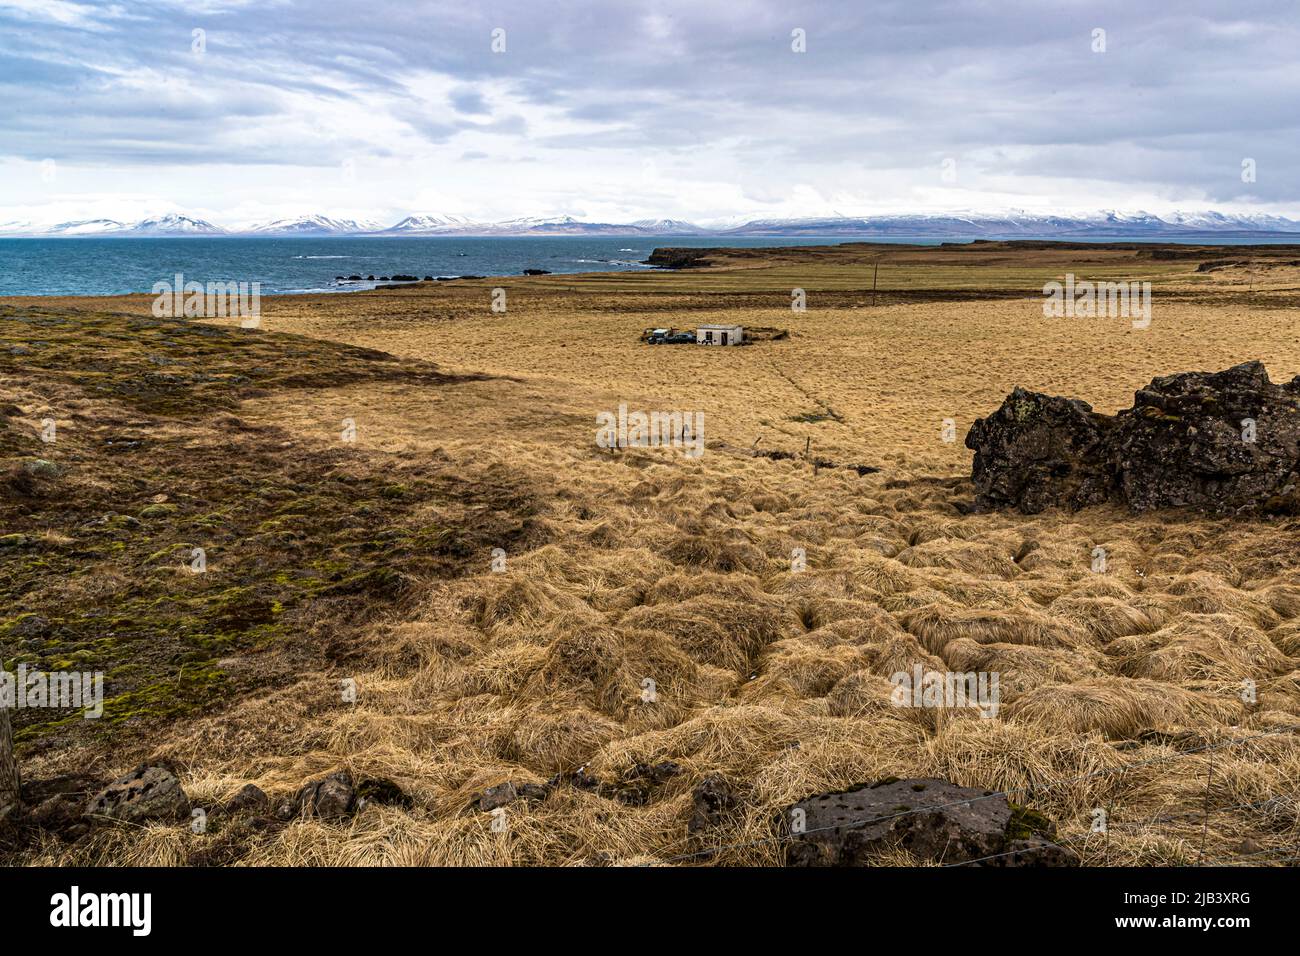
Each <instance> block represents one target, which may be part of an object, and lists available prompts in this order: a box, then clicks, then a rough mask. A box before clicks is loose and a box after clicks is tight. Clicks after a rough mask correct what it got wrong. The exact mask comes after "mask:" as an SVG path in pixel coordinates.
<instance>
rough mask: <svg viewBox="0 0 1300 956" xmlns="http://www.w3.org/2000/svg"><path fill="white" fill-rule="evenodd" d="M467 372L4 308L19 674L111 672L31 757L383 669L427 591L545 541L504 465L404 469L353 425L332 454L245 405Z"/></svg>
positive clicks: (446, 382) (0, 652) (8, 652)
mask: <svg viewBox="0 0 1300 956" xmlns="http://www.w3.org/2000/svg"><path fill="white" fill-rule="evenodd" d="M465 380H467V379H466V378H464V377H456V376H449V375H445V374H443V373H441V372H439V371H438V370H437V369H435V368H434V367H433V366H431V365H429V364H428V363H421V362H411V361H399V360H397V359H395V358H393V357H392V356H390V355H387V354H385V353H382V352H377V351H374V350H371V349H362V348H356V347H352V346H345V345H336V344H333V343H321V342H313V341H310V340H306V339H302V338H300V337H297V336H291V335H283V334H277V333H265V332H261V331H258V330H249V329H239V328H221V327H214V326H205V325H199V324H195V323H192V322H187V321H183V320H173V319H161V320H159V319H152V318H140V317H134V316H126V315H120V314H108V313H78V314H72V313H67V312H59V311H57V310H52V309H14V308H12V307H3V306H0V382H2V383H3V387H4V397H5V400H6V407H5V408H3V409H0V529H3V532H2V533H3V538H0V606H2V607H3V608H4V612H3V616H2V617H0V658H2V659H3V664H4V666H5V667H6V668H8V669H10V670H14V669H15V668H16V667H17V665H19V664H20V663H21V664H26V665H27V667H28V670H29V671H30V670H36V669H39V670H45V671H54V670H65V671H101V672H103V673H104V675H105V697H106V700H105V704H104V715H103V718H102V719H99V720H85V719H83V718H82V716H81V715H80V713H79V712H78V713H73V712H68V711H51V710H40V709H30V710H21V711H18V712H17V713H16V714H15V724H16V737H17V740H18V742H19V743H20V745H21V746H20V752H22V753H23V754H24V755H25V756H27V755H30V754H32V753H34V752H36V751H40V750H43V749H46V748H50V747H65V746H69V745H74V744H76V743H77V742H78V741H82V742H84V738H87V737H97V738H99V739H100V740H101V741H103V742H105V743H106V742H108V741H111V742H112V744H113V746H114V748H117V749H120V748H123V747H124V746H125V745H127V743H128V742H129V741H130V740H131V739H132V737H133V735H134V736H136V737H138V736H139V735H141V734H144V733H150V732H154V731H157V730H158V729H159V726H160V724H162V723H165V722H166V721H168V720H171V719H175V718H178V717H183V716H189V715H194V714H197V713H208V712H211V711H212V710H213V709H214V708H216V707H219V706H220V705H221V703H222V702H223V701H225V700H227V699H229V698H231V697H236V696H239V695H242V694H245V693H248V692H250V691H251V690H253V689H255V688H258V687H264V686H267V685H270V684H274V683H276V682H278V681H280V680H283V679H285V678H286V677H288V676H290V675H292V674H295V673H301V672H303V671H304V670H306V669H310V668H315V667H320V666H328V665H337V664H339V663H340V662H343V661H347V660H355V659H357V658H362V657H364V656H365V655H366V653H367V652H366V649H365V646H364V642H363V641H361V639H360V637H359V635H360V630H359V628H360V626H361V625H362V624H363V623H365V622H366V621H368V620H370V619H373V618H374V617H375V616H377V615H381V614H383V613H384V612H385V611H391V610H392V609H393V608H395V607H398V606H400V605H401V603H402V602H403V600H404V599H405V596H406V594H407V591H408V589H409V586H410V584H411V582H413V581H417V580H422V579H427V578H435V577H445V576H454V575H457V574H459V573H462V572H463V571H464V570H465V569H466V568H467V567H468V566H469V565H471V564H473V563H480V564H482V563H486V562H487V561H488V560H489V554H490V552H491V549H492V548H494V547H509V546H511V545H512V544H513V543H514V542H516V541H519V540H522V539H526V538H528V537H529V536H530V532H532V531H533V530H535V529H533V522H532V516H533V514H534V511H535V505H534V503H533V500H532V494H533V492H532V491H531V490H530V489H527V488H525V487H524V485H523V483H522V482H521V481H520V480H519V478H518V476H513V475H508V474H506V473H505V472H504V470H503V469H501V468H499V467H498V468H486V469H476V468H474V467H473V465H472V463H469V464H467V463H453V462H451V461H450V459H449V458H448V457H447V456H446V455H433V456H428V457H423V458H421V459H420V460H418V461H412V460H387V459H386V458H385V457H384V456H377V455H375V454H373V453H371V452H369V451H367V452H361V451H358V450H357V448H356V447H355V446H354V445H352V444H350V443H348V442H345V441H343V440H342V423H339V440H337V441H334V442H331V443H326V442H323V441H310V440H303V439H302V438H300V437H297V436H294V435H291V434H288V433H286V432H284V431H283V430H280V429H277V428H275V427H269V426H262V425H254V424H250V423H248V422H245V421H243V420H241V419H240V418H239V417H237V416H236V415H234V414H231V412H230V409H232V408H235V407H236V406H237V405H238V403H239V401H240V400H241V398H242V397H246V396H250V395H255V396H269V395H274V394H277V393H281V392H284V391H287V390H295V389H297V390H303V392H304V394H308V392H307V390H312V389H321V388H326V387H336V386H346V385H352V384H355V383H358V382H368V383H379V382H384V383H400V384H418V385H419V386H421V387H425V388H435V389H436V388H454V387H456V386H457V385H458V384H459V383H460V382H462V381H465ZM22 406H27V408H26V409H24V408H23V407H22ZM40 407H48V408H49V409H52V411H50V412H49V414H50V415H51V416H53V418H54V422H55V431H54V441H53V442H48V443H47V442H45V441H43V440H41V437H40V431H39V429H38V428H37V427H35V425H34V423H33V421H32V419H33V418H36V419H40V418H41V416H42V413H41V412H40ZM53 409H57V411H53ZM29 412H30V413H31V414H28V413H29ZM61 418H62V419H63V420H62V421H60V419H61ZM195 549H202V551H203V552H204V555H205V559H206V570H204V571H202V572H199V571H197V570H196V567H197V565H196V562H195V558H196V552H195Z"/></svg>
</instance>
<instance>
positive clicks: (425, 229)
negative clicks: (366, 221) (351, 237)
mask: <svg viewBox="0 0 1300 956" xmlns="http://www.w3.org/2000/svg"><path fill="white" fill-rule="evenodd" d="M476 227H477V228H486V227H483V226H481V224H479V223H475V222H472V221H470V220H469V219H466V218H464V217H463V216H407V217H406V218H405V219H403V220H402V221H401V222H398V223H396V224H394V225H391V226H389V227H388V228H387V229H381V230H376V231H377V232H378V233H379V234H380V235H385V236H425V235H437V234H440V233H453V234H461V235H464V233H463V232H462V231H461V230H465V229H473V228H476Z"/></svg>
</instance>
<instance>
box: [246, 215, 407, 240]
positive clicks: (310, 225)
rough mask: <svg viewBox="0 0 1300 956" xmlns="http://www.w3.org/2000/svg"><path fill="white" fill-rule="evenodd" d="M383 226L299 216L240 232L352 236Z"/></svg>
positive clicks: (260, 234)
mask: <svg viewBox="0 0 1300 956" xmlns="http://www.w3.org/2000/svg"><path fill="white" fill-rule="evenodd" d="M382 228H383V225H382V224H380V223H378V222H375V221H374V220H371V219H362V220H357V219H331V218H330V217H329V216H321V215H315V216H299V217H298V218H296V219H276V220H273V221H271V222H263V223H258V224H257V225H255V226H250V227H249V228H248V229H244V230H242V234H247V235H250V236H352V235H358V234H361V233H368V232H378V231H379V230H380V229H382Z"/></svg>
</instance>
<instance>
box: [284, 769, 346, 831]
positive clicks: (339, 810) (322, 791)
mask: <svg viewBox="0 0 1300 956" xmlns="http://www.w3.org/2000/svg"><path fill="white" fill-rule="evenodd" d="M356 803H357V790H356V787H355V786H354V785H353V783H352V774H350V773H348V772H347V771H346V770H336V771H335V772H334V773H332V774H330V775H329V776H328V777H324V778H322V779H320V780H315V781H312V782H311V783H308V784H306V785H304V786H303V788H302V789H301V790H299V791H298V792H297V794H295V795H294V798H293V799H292V800H291V801H290V802H289V803H287V804H285V805H284V806H283V807H281V808H280V815H281V817H295V816H298V815H300V814H302V813H306V814H308V815H309V816H316V817H320V818H321V819H322V820H341V819H343V818H344V817H348V816H351V815H352V812H353V811H354V810H355V809H356Z"/></svg>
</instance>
